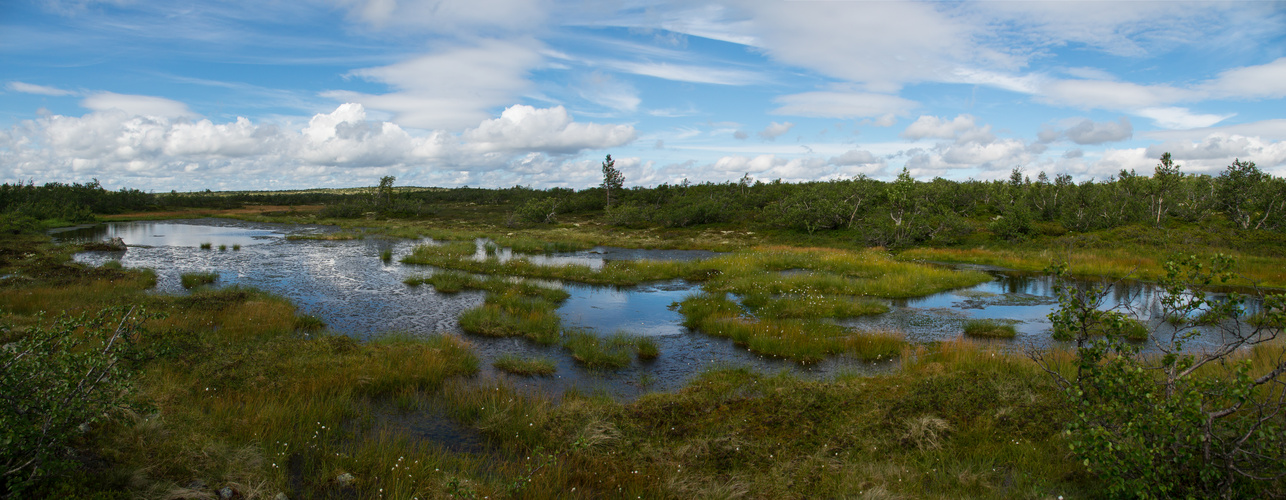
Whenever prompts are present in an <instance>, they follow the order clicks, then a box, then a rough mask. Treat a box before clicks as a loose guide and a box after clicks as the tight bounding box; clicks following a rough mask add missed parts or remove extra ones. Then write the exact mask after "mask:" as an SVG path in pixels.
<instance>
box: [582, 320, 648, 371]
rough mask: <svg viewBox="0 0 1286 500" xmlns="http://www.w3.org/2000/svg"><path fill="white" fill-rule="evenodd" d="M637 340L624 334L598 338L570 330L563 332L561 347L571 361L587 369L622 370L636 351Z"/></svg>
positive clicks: (585, 331)
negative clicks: (568, 354)
mask: <svg viewBox="0 0 1286 500" xmlns="http://www.w3.org/2000/svg"><path fill="white" fill-rule="evenodd" d="M637 345H638V339H636V338H634V337H633V336H631V335H629V334H626V333H624V332H616V333H615V334H613V335H612V336H610V337H599V336H598V335H595V334H594V333H593V332H590V331H587V330H580V329H571V330H567V331H565V332H563V347H565V348H567V350H569V351H571V353H572V359H575V360H576V361H577V362H579V363H581V364H583V365H585V366H586V367H589V368H624V367H626V366H629V364H630V362H631V361H632V359H633V354H634V353H635V352H636V351H637V350H638V347H637Z"/></svg>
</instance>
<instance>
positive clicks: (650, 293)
mask: <svg viewBox="0 0 1286 500" xmlns="http://www.w3.org/2000/svg"><path fill="white" fill-rule="evenodd" d="M331 230H333V228H328V227H324V226H299V225H274V224H259V223H247V222H240V221H228V220H220V219H199V220H191V221H168V222H126V223H111V224H106V225H100V226H95V227H90V228H80V229H76V230H72V231H63V232H59V233H56V234H55V235H54V236H55V238H56V239H60V240H64V241H75V240H80V241H84V240H105V239H109V238H111V237H117V236H118V237H121V238H123V239H124V240H125V242H126V244H128V245H130V248H129V250H128V251H126V252H84V253H81V254H78V255H77V256H76V260H77V261H80V262H84V263H86V264H90V265H101V264H102V263H104V262H106V261H109V260H119V261H120V262H121V264H122V265H124V266H126V267H147V268H152V269H154V270H155V271H156V273H157V278H158V284H157V291H158V293H171V294H181V293H186V291H185V290H184V289H183V288H182V286H181V285H180V282H179V276H180V275H181V274H183V273H188V272H205V271H215V272H217V273H218V275H219V279H218V282H217V284H216V285H217V286H229V285H244V286H251V287H256V288H259V289H263V290H267V291H270V292H272V293H276V294H279V295H282V296H284V297H287V298H289V299H290V300H292V301H293V302H294V303H295V304H297V305H298V306H299V309H300V310H301V312H304V313H309V314H314V315H317V316H319V317H321V318H322V319H323V320H324V321H325V322H326V324H327V325H328V326H329V327H330V328H331V329H332V330H334V331H336V332H340V333H343V334H347V335H352V336H355V337H359V338H369V337H372V336H379V335H382V334H384V333H387V332H394V331H396V332H409V333H413V334H421V335H429V334H433V333H437V332H453V333H460V328H459V325H458V323H457V321H456V318H457V317H458V316H459V314H460V313H461V312H462V311H464V310H466V309H470V308H473V307H477V306H479V305H481V304H482V301H483V292H480V291H466V292H462V293H458V294H442V293H438V292H437V291H435V290H434V289H433V287H431V286H419V287H411V286H407V285H405V284H404V283H403V280H404V279H405V278H407V277H408V276H412V275H424V274H426V273H429V272H432V269H431V268H427V267H426V266H415V265H408V264H402V263H401V262H400V260H401V257H403V256H405V255H407V254H409V253H410V252H411V251H412V249H413V248H414V247H415V246H417V245H421V244H424V243H432V242H431V241H428V240H423V241H412V240H386V239H373V238H371V239H364V240H346V241H326V240H314V239H287V238H286V236H287V235H288V234H297V233H317V232H326V231H331ZM207 243H208V244H209V248H208V249H203V248H201V246H202V245H203V244H207ZM221 245H222V246H224V247H225V248H226V249H223V250H220V246H221ZM234 248H239V249H234ZM386 252H387V253H388V254H389V256H390V257H391V258H388V259H384V258H383V257H384V256H385V255H384V254H385V253H386ZM478 252H479V256H478V257H479V258H485V257H486V254H485V251H484V249H483V247H482V242H479V250H478ZM495 253H496V254H497V256H498V257H500V258H502V259H508V258H511V257H512V254H511V253H510V252H509V251H508V250H506V249H500V250H499V251H498V252H495ZM712 255H714V254H713V253H711V252H700V251H674V250H629V249H614V248H595V249H592V250H587V251H582V252H575V253H567V254H558V255H553V256H542V257H537V258H535V259H534V260H535V261H537V262H542V263H549V264H565V263H578V264H585V265H589V266H591V267H596V268H597V267H601V266H602V264H603V263H604V262H605V261H609V260H616V259H645V258H646V259H668V260H677V259H697V258H705V257H709V256H712ZM984 270H985V271H987V272H989V273H991V274H992V275H993V276H994V277H995V280H993V281H991V282H987V283H983V284H980V285H977V286H973V287H968V288H964V289H958V290H952V291H948V292H944V293H939V294H935V295H930V296H927V297H922V298H916V299H908V300H894V301H889V305H890V306H891V308H890V311H889V312H888V313H886V314H882V315H878V316H872V317H864V318H857V319H850V320H845V321H843V322H842V323H843V324H845V325H849V326H852V327H855V328H864V329H884V330H890V329H891V330H898V331H902V332H904V333H905V335H906V337H907V340H909V341H911V342H929V341H935V340H945V339H953V338H956V337H959V336H960V332H961V331H962V327H963V324H964V322H965V321H967V320H969V319H974V318H990V319H1002V320H1008V321H1009V322H1012V323H1013V324H1014V325H1015V328H1016V330H1017V332H1018V336H1017V338H1015V339H1013V340H997V341H993V342H996V343H998V344H1001V345H1004V346H1013V347H1015V348H1020V347H1022V346H1025V345H1037V346H1045V345H1049V344H1051V343H1052V342H1053V341H1052V340H1050V338H1049V329H1050V324H1049V321H1048V319H1047V318H1046V315H1047V314H1049V312H1050V311H1051V310H1053V308H1054V307H1055V306H1056V304H1057V301H1056V300H1055V299H1054V289H1053V282H1052V281H1051V280H1050V279H1049V278H1047V277H1044V276H1030V275H1019V274H1015V273H1006V272H1002V271H1000V270H996V269H984ZM564 289H566V290H567V291H568V292H569V293H570V294H571V297H570V298H569V299H568V300H567V301H566V302H564V303H563V305H562V307H561V308H560V309H559V314H560V315H561V318H562V321H563V324H564V326H568V327H584V328H589V329H591V330H593V331H595V332H597V333H600V334H604V335H607V334H612V333H614V332H617V331H622V330H623V331H628V332H631V333H633V334H636V335H642V336H648V337H652V338H653V339H655V340H656V341H657V343H658V344H659V347H660V352H661V354H660V356H659V357H657V358H656V359H654V360H651V361H644V362H639V361H635V362H634V364H633V365H631V366H630V367H627V368H624V369H621V370H609V371H594V370H587V369H585V368H582V367H581V366H580V365H578V364H577V363H576V362H575V361H574V360H572V359H571V357H570V356H569V355H568V354H567V353H566V351H565V350H564V349H563V348H562V347H559V346H541V345H537V344H535V343H533V342H531V341H529V340H526V339H523V338H500V339H497V338H487V337H478V336H472V335H465V337H466V338H468V339H469V341H470V342H471V343H473V345H474V348H475V351H476V352H477V354H478V356H479V358H480V359H481V360H482V363H481V366H482V367H483V370H484V375H492V376H497V377H503V378H511V379H512V380H513V381H514V382H515V385H517V386H521V387H528V388H531V389H533V390H538V391H542V392H548V393H553V394H560V393H562V392H563V391H566V390H568V389H572V388H575V389H577V390H580V391H582V392H589V393H596V392H602V393H606V394H609V395H611V396H613V397H617V398H623V399H629V398H632V397H634V396H636V395H638V394H640V393H642V392H646V391H650V390H663V391H664V390H673V389H677V388H679V387H682V386H683V385H684V384H685V383H686V382H687V381H688V380H690V379H691V378H692V377H693V376H694V375H695V374H697V373H700V372H702V371H704V370H707V369H709V368H714V367H728V366H745V367H749V368H752V369H755V370H758V371H762V372H769V373H772V372H778V371H791V372H795V373H798V374H800V375H803V376H806V377H831V376H834V375H836V374H837V373H874V372H879V371H883V370H889V369H892V368H893V365H892V364H890V363H873V364H872V363H862V362H859V361H854V360H850V359H847V358H843V357H836V358H831V359H828V360H827V361H824V362H821V363H817V364H813V365H809V366H801V365H799V364H797V363H794V362H790V361H785V360H779V359H771V358H766V357H763V356H759V355H756V354H753V353H750V352H748V351H747V350H746V349H745V348H740V347H737V346H735V345H734V344H733V343H732V342H731V341H730V340H727V339H722V338H715V337H711V336H708V335H705V334H702V333H698V332H692V331H689V330H688V329H686V328H685V327H683V326H682V325H681V324H680V323H681V321H682V317H681V316H680V315H679V313H677V312H675V311H673V310H671V309H670V308H669V307H668V306H669V305H670V304H671V303H673V302H676V301H679V300H682V299H683V298H684V297H686V296H688V295H689V294H691V293H694V292H697V291H699V290H700V286H699V284H694V283H689V282H686V281H683V280H675V281H668V282H661V283H650V284H645V285H641V286H637V287H628V288H618V287H598V286H586V285H577V284H566V285H564ZM1110 290H1111V293H1110V295H1109V296H1108V300H1107V303H1106V304H1105V307H1116V308H1120V309H1123V310H1127V311H1130V312H1132V314H1133V315H1134V316H1135V317H1136V318H1139V319H1140V320H1142V321H1146V322H1149V323H1151V324H1154V325H1155V324H1159V323H1160V322H1161V318H1160V317H1159V314H1158V313H1157V311H1156V307H1155V304H1156V300H1157V290H1156V288H1155V287H1154V286H1152V285H1149V284H1146V283H1139V282H1121V283H1115V284H1112V285H1111V288H1110ZM1255 307H1257V304H1256V303H1254V302H1253V301H1252V302H1251V303H1249V304H1248V308H1250V309H1254V308H1255ZM462 335H463V334H462ZM1203 340H1205V341H1212V340H1214V339H1203ZM1197 345H1200V342H1198V344H1197ZM506 354H509V355H518V356H524V357H526V356H543V357H546V358H549V359H551V360H553V361H554V362H555V363H556V365H557V372H556V374H555V375H553V376H550V377H537V378H532V379H521V378H516V377H512V376H510V375H507V374H504V373H499V372H497V371H495V370H493V369H492V368H491V361H492V360H494V359H496V358H497V357H500V356H503V355H506Z"/></svg>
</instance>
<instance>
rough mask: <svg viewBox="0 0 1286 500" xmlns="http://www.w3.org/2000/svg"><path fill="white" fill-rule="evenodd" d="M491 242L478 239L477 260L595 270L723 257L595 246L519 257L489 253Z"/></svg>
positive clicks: (705, 252) (499, 251)
mask: <svg viewBox="0 0 1286 500" xmlns="http://www.w3.org/2000/svg"><path fill="white" fill-rule="evenodd" d="M488 243H490V240H488V239H485V238H478V239H477V240H475V241H474V244H476V245H477V247H476V249H475V250H474V253H473V259H474V260H477V261H484V260H487V259H496V260H498V261H500V262H502V263H503V262H508V261H510V260H512V259H515V258H519V259H526V260H527V261H529V262H531V263H532V264H536V265H540V266H562V265H568V264H574V265H580V266H589V268H590V269H593V270H595V271H597V270H599V269H602V268H603V264H604V263H607V262H611V261H614V260H697V259H707V258H710V257H714V256H716V255H720V254H719V253H718V252H711V251H709V250H654V249H640V248H617V247H594V248H591V249H589V250H581V251H578V252H560V253H554V254H548V255H527V254H515V253H514V252H513V249H510V248H501V247H492V249H491V252H492V253H491V254H488V253H487V251H488V250H487V244H488Z"/></svg>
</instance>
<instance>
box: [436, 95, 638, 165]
mask: <svg viewBox="0 0 1286 500" xmlns="http://www.w3.org/2000/svg"><path fill="white" fill-rule="evenodd" d="M461 137H462V139H463V140H464V142H465V143H466V144H467V145H468V148H469V149H471V150H475V151H482V152H498V151H499V152H507V151H509V152H511V151H539V152H543V153H549V154H571V153H576V152H579V151H581V150H584V149H602V148H611V147H616V146H621V145H624V144H628V143H630V142H632V141H633V140H634V139H635V138H636V137H637V133H636V132H635V131H634V127H632V126H630V125H599V124H595V123H576V122H574V121H573V120H572V117H571V115H569V114H568V113H567V110H566V109H563V107H562V106H557V107H553V108H547V109H537V108H533V107H531V106H524V105H515V106H511V107H509V108H508V109H506V110H505V111H504V113H502V114H501V115H500V118H496V119H493V120H487V121H484V122H482V124H481V125H479V126H478V127H477V128H474V129H470V130H466V131H465V132H464V133H463V134H462V135H461Z"/></svg>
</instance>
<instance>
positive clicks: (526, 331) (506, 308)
mask: <svg viewBox="0 0 1286 500" xmlns="http://www.w3.org/2000/svg"><path fill="white" fill-rule="evenodd" d="M555 309H556V307H555V306H554V304H552V303H550V302H549V301H546V300H544V299H540V298H534V297H528V296H524V295H521V294H519V293H516V292H506V293H492V294H488V295H487V298H486V301H485V302H484V303H483V305H482V306H480V307H476V308H473V309H469V310H467V311H465V312H463V313H461V314H460V320H459V321H460V328H461V329H462V330H464V331H466V332H468V333H472V334H476V335H485V336H488V337H526V338H529V339H531V340H534V341H536V342H539V343H541V344H553V343H555V342H557V341H558V337H559V333H560V331H561V329H562V326H561V325H562V320H560V319H559V317H558V313H557V312H556V311H555Z"/></svg>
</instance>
